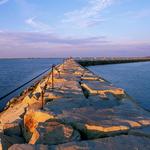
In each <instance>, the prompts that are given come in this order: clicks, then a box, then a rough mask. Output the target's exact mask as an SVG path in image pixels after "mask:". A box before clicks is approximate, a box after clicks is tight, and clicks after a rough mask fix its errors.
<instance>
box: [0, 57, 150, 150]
mask: <svg viewBox="0 0 150 150" xmlns="http://www.w3.org/2000/svg"><path fill="white" fill-rule="evenodd" d="M53 75H54V78H53V79H52V73H51V74H49V75H47V76H46V77H44V78H43V79H42V80H41V81H40V82H39V83H38V84H37V85H36V87H35V88H34V90H33V91H31V92H30V93H29V94H28V95H26V96H25V97H24V99H23V100H22V101H21V102H18V103H16V104H14V105H12V106H11V107H10V108H8V109H7V110H6V111H4V112H3V113H2V114H0V121H1V141H2V142H1V143H2V144H1V145H2V147H3V148H4V149H7V148H8V147H9V149H10V150H17V149H18V150H19V149H23V150H30V149H31V150H34V149H43V150H46V149H50V150H81V149H82V150H93V149H95V150H99V149H102V150H103V149H104V150H110V149H111V150H126V149H128V150H130V149H131V150H137V149H138V150H149V149H150V146H149V145H150V139H149V137H150V113H148V112H147V111H145V110H143V109H142V108H140V107H139V106H137V104H135V103H134V102H133V101H132V99H131V98H130V97H129V96H128V95H127V94H126V93H125V92H124V90H123V89H120V88H117V87H115V86H114V85H112V84H111V83H109V82H108V81H106V80H105V79H103V78H101V77H99V76H97V75H95V74H94V73H92V72H91V71H89V70H88V69H85V68H83V67H82V66H80V65H79V64H78V63H76V62H75V61H74V60H73V59H67V60H66V61H65V62H64V63H63V64H60V65H58V66H56V67H55V69H54V74H53ZM52 80H54V88H53V89H52ZM45 85H47V86H45ZM42 93H43V94H42ZM6 124H7V126H6ZM14 124H15V125H16V128H12V125H14ZM6 131H7V132H6ZM14 133H18V134H19V136H18V134H17V135H16V136H15V137H13V136H12V134H14ZM4 137H5V138H4ZM18 137H19V138H22V139H24V141H23V142H21V140H20V141H18V143H17V141H16V140H17V138H18ZM8 138H12V141H13V142H12V143H10V142H9V141H8V140H7V139H8ZM4 139H5V140H4ZM3 141H7V142H3ZM20 143H21V144H20ZM12 144H14V145H12ZM11 145H12V146H11ZM10 146H11V147H10Z"/></svg>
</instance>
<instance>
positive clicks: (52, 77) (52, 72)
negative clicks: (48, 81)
mask: <svg viewBox="0 0 150 150" xmlns="http://www.w3.org/2000/svg"><path fill="white" fill-rule="evenodd" d="M54 67H55V66H54V65H52V90H53V89H54Z"/></svg>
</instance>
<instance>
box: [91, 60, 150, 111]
mask: <svg viewBox="0 0 150 150" xmlns="http://www.w3.org/2000/svg"><path fill="white" fill-rule="evenodd" d="M89 69H90V70H92V71H93V72H95V73H96V74H98V75H101V76H102V77H104V78H105V79H107V80H108V81H110V82H112V83H114V84H115V85H116V86H118V87H121V88H123V89H125V90H126V91H127V92H128V94H129V95H130V96H132V97H133V98H134V99H135V100H136V101H137V102H138V103H139V104H140V105H141V106H142V107H143V108H145V109H147V110H149V111H150V62H142V63H128V64H115V65H114V64H113V65H103V66H92V67H89Z"/></svg>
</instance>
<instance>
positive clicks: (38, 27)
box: [25, 17, 53, 32]
mask: <svg viewBox="0 0 150 150" xmlns="http://www.w3.org/2000/svg"><path fill="white" fill-rule="evenodd" d="M25 23H26V24H28V25H29V26H30V27H32V28H33V29H34V30H35V31H37V32H52V31H53V28H52V27H50V26H49V25H47V24H45V23H43V22H41V21H38V20H36V18H35V17H32V18H28V19H27V20H25Z"/></svg>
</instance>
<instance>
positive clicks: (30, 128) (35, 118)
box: [23, 110, 54, 144]
mask: <svg viewBox="0 0 150 150" xmlns="http://www.w3.org/2000/svg"><path fill="white" fill-rule="evenodd" d="M53 118H54V117H53V116H51V115H49V114H48V113H46V112H42V111H33V110H30V111H28V112H27V113H26V114H25V116H24V130H23V132H24V137H25V139H26V141H27V142H29V143H30V144H33V143H35V141H36V140H37V139H38V138H39V134H38V133H37V131H36V128H37V126H38V123H39V122H45V121H46V120H48V119H53Z"/></svg>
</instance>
